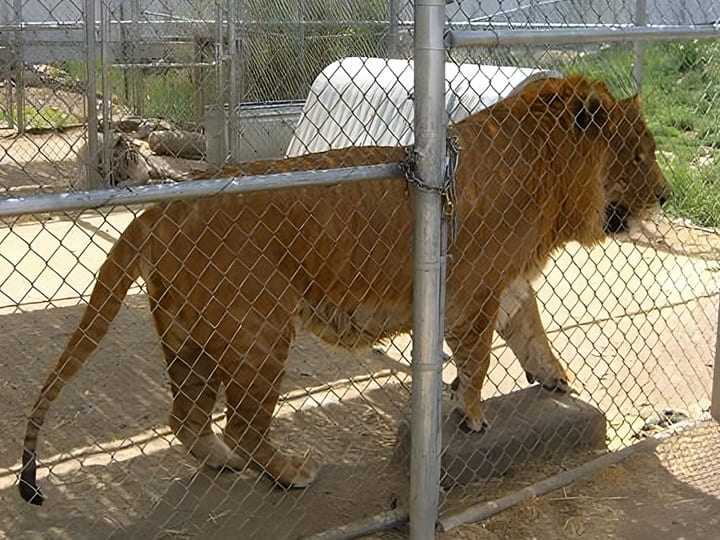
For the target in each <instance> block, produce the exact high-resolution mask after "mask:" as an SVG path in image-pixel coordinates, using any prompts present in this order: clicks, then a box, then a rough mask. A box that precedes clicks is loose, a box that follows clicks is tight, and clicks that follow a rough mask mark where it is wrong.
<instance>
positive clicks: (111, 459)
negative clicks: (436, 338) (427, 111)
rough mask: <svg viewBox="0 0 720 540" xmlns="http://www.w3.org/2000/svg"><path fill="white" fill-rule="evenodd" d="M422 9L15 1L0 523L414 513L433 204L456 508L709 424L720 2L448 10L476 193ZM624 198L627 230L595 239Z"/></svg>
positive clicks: (10, 38) (297, 529)
mask: <svg viewBox="0 0 720 540" xmlns="http://www.w3.org/2000/svg"><path fill="white" fill-rule="evenodd" d="M414 16H415V13H414V8H413V3H411V2H405V1H404V0H383V1H372V2H362V3H357V2H343V1H339V0H337V1H333V2H320V1H313V0H303V1H298V2H289V1H285V2H281V3H267V2H254V1H247V2H233V1H225V0H202V1H201V0H161V1H158V0H148V1H144V0H102V1H98V2H95V1H84V2H60V3H57V2H49V1H48V2H44V1H42V0H25V1H23V2H19V1H13V0H0V30H2V31H1V32H0V85H2V92H0V188H2V191H3V198H2V200H0V203H1V204H0V214H1V215H2V216H4V217H3V218H2V219H3V222H2V227H1V228H0V265H1V266H2V270H3V271H2V273H1V274H0V275H1V276H2V281H1V282H0V299H1V303H0V310H1V313H0V320H1V321H2V325H3V330H4V332H3V334H4V335H5V341H4V343H5V344H6V353H5V355H3V358H2V360H0V368H1V369H2V373H3V374H4V375H3V377H2V383H3V390H4V391H3V396H4V397H3V398H2V399H3V406H2V410H3V411H4V412H3V414H2V415H0V418H1V419H2V420H1V421H2V424H0V425H1V426H2V427H3V428H4V429H3V431H4V432H5V433H6V434H8V435H7V437H6V438H5V442H4V444H2V445H0V460H1V461H0V482H2V485H0V489H1V490H2V498H3V500H4V501H5V502H6V503H7V508H8V511H6V512H5V513H4V517H3V518H2V520H0V524H1V525H0V531H2V533H4V534H6V535H7V536H8V537H33V536H36V537H45V536H53V537H55V536H56V537H71V538H85V537H88V538H89V537H93V538H103V537H120V538H122V537H130V536H136V537H139V538H164V537H178V538H185V537H187V538H194V537H219V536H222V535H226V536H227V535H229V536H231V537H240V538H277V537H279V538H297V537H305V536H309V535H313V534H318V535H324V536H322V537H331V538H341V537H347V536H348V535H352V534H356V535H358V534H363V533H367V532H369V531H372V530H373V529H379V528H383V527H387V526H390V525H393V524H395V525H401V524H402V523H404V522H405V521H406V520H407V513H408V510H407V509H408V507H409V506H410V507H411V506H412V500H411V499H413V496H412V493H414V492H411V491H410V489H411V486H410V471H411V465H410V457H411V455H412V454H413V450H412V449H411V448H412V444H411V441H410V438H411V437H410V434H411V427H410V417H411V392H410V390H411V386H412V388H413V389H414V392H413V394H415V396H414V398H413V401H414V403H413V406H415V403H417V402H418V401H420V402H422V401H423V397H422V396H420V397H418V395H419V394H418V392H419V389H418V388H419V386H418V376H417V371H413V363H412V357H413V342H412V338H411V329H412V322H413V302H412V282H413V276H414V277H415V279H416V280H418V279H419V278H418V275H419V274H418V271H419V270H418V267H417V266H414V265H413V259H412V251H413V249H414V250H415V251H416V252H417V251H418V245H419V244H418V242H421V241H423V239H424V237H423V236H422V234H421V233H420V231H422V230H423V229H422V223H420V224H419V225H413V213H415V214H418V213H419V211H418V210H417V209H418V208H420V207H421V206H422V200H423V197H425V196H426V194H428V193H429V196H428V197H426V198H428V199H429V198H432V197H436V199H433V200H434V201H435V203H436V208H435V209H436V210H438V208H437V207H438V206H442V214H443V216H444V217H443V220H444V226H445V228H446V232H447V246H445V249H446V250H447V253H446V256H443V257H441V259H440V260H439V264H436V265H434V266H433V268H432V269H429V270H428V269H425V270H428V271H430V270H432V271H438V272H440V274H441V275H442V274H443V273H446V274H447V280H444V279H443V280H442V283H443V285H442V287H440V288H441V289H443V288H444V289H446V292H445V296H444V305H443V308H442V309H441V310H438V309H437V306H434V307H433V306H432V305H430V306H429V307H427V306H426V309H428V310H435V313H436V314H438V313H444V315H445V323H444V324H445V330H444V335H445V338H446V340H445V342H444V344H443V349H444V352H443V353H442V354H440V351H439V350H437V351H436V353H437V354H435V356H442V357H443V358H442V365H441V366H440V362H439V359H438V361H437V362H436V363H435V367H432V369H430V371H435V372H437V373H436V374H437V376H438V379H439V378H442V403H443V416H442V417H443V420H442V426H441V429H442V442H443V451H442V457H441V459H440V462H441V472H440V485H439V486H438V488H439V489H438V493H439V496H440V500H439V515H440V519H439V522H440V524H441V525H442V526H445V527H451V526H452V527H454V526H457V525H458V524H460V523H462V522H463V521H464V519H465V518H464V516H466V515H467V514H464V513H463V512H462V511H467V510H468V509H470V515H473V514H472V508H474V507H475V506H476V505H477V503H479V502H481V501H484V500H488V499H494V498H497V497H500V496H502V495H506V494H508V493H512V492H517V491H519V490H521V489H522V487H524V486H527V485H530V484H532V483H533V482H537V481H539V480H542V479H544V478H547V477H550V476H552V475H554V474H555V473H557V472H558V471H561V470H564V469H566V468H568V466H573V465H579V464H583V463H586V462H588V461H591V460H592V459H593V458H594V457H595V456H596V455H598V454H600V453H604V452H607V451H612V452H617V451H620V450H622V449H624V448H627V447H629V446H631V445H633V444H635V443H637V441H638V440H640V439H643V438H646V437H647V436H649V435H652V434H654V433H657V432H659V431H663V430H665V429H667V428H669V427H672V426H673V425H676V424H679V423H682V422H684V421H686V420H698V419H703V418H706V416H707V413H708V411H709V410H710V406H711V398H712V381H713V374H712V371H713V369H712V368H713V361H712V358H713V357H714V350H715V349H714V343H715V339H716V329H717V305H718V271H719V267H718V259H720V237H719V236H718V233H717V227H718V225H719V224H718V223H717V220H718V218H717V216H718V215H719V214H718V207H719V206H720V201H718V200H717V192H718V190H717V184H718V167H720V165H719V164H718V163H719V162H718V156H717V152H718V150H717V148H718V140H717V134H718V133H720V123H719V122H720V121H719V120H718V118H717V114H715V112H716V111H715V110H716V107H717V104H718V102H719V100H720V42H719V41H718V39H717V21H718V20H720V12H718V7H717V6H716V5H714V3H713V2H710V1H707V2H704V1H702V0H698V1H696V2H685V3H682V5H678V4H677V3H674V2H667V3H663V2H650V3H647V5H646V3H645V2H637V3H636V2H629V1H623V0H618V1H615V0H560V1H551V2H535V1H533V2H525V3H521V2H486V1H480V2H478V1H472V2H471V1H459V2H448V3H447V4H446V5H445V16H444V18H445V25H444V26H445V30H446V31H447V32H448V33H447V38H446V43H447V50H446V51H445V52H444V53H443V54H444V57H445V58H444V60H445V64H444V72H445V79H446V80H445V96H444V109H445V114H446V116H447V121H448V122H449V124H450V128H449V130H448V133H447V135H448V148H449V151H448V154H447V164H445V163H444V164H443V165H442V168H444V169H445V170H446V171H447V173H448V176H449V177H452V178H453V179H454V183H453V186H452V187H453V189H447V186H445V187H443V186H440V187H429V186H428V185H426V184H425V183H424V182H423V180H422V178H423V176H422V171H423V170H424V169H422V165H423V159H425V160H427V159H428V158H427V156H426V155H425V154H424V153H423V149H424V148H425V147H423V146H422V144H424V143H423V142H422V141H421V140H420V137H419V136H418V141H415V135H414V131H413V125H414V124H413V122H414V113H413V111H414V109H415V104H416V103H423V104H424V103H425V102H424V101H422V99H424V97H423V95H421V93H420V90H419V89H418V88H416V81H417V77H416V70H421V69H424V68H423V67H422V66H421V64H420V62H421V60H420V59H419V56H420V53H419V52H418V50H417V49H414V48H413V40H414V39H417V38H418V36H416V35H415V29H416V26H415V23H414ZM657 25H664V28H665V29H664V30H661V29H658V26H657ZM644 27H646V28H644ZM540 29H542V30H543V32H544V33H543V34H538V33H537V31H538V30H540ZM638 29H640V30H643V29H644V30H650V31H652V32H656V34H655V37H656V38H657V39H655V40H653V39H648V38H647V37H642V41H640V37H638V35H637V34H636V35H635V36H634V37H635V38H637V39H638V41H635V42H633V41H632V39H633V34H632V33H631V32H632V31H634V30H638ZM474 32H480V33H479V34H476V33H474ZM593 32H596V33H598V34H597V35H598V36H600V34H601V33H603V32H605V34H602V35H601V36H600V37H595V38H592V33H593ZM623 32H627V33H626V34H623ZM713 33H714V34H713ZM612 34H615V36H617V35H625V37H624V39H622V40H620V39H617V38H616V37H615V36H614V35H612ZM675 35H677V39H667V38H668V37H669V36H675ZM478 36H479V37H478ZM708 36H710V37H709V38H708ZM712 36H714V37H712ZM680 38H683V39H680ZM423 73H424V72H423ZM570 73H582V74H584V75H585V76H586V77H587V78H588V79H587V80H590V79H591V78H598V79H601V80H602V81H604V83H605V84H606V85H607V91H606V90H605V89H603V88H602V87H600V86H597V85H596V86H592V85H590V86H588V85H589V84H590V83H587V82H582V81H580V80H575V79H573V80H572V82H571V83H568V82H567V79H565V75H566V74H570ZM568 85H569V86H568ZM638 89H640V94H641V95H642V104H640V101H639V100H636V99H632V96H634V95H635V94H636V93H637V92H638ZM610 94H611V95H612V97H610ZM418 96H420V97H418ZM419 100H420V101H419ZM614 100H617V101H618V102H619V103H620V105H615V106H613V105H612V101H614ZM639 107H641V109H642V112H643V115H644V117H645V119H646V120H647V127H648V128H649V131H650V132H651V133H652V134H653V136H654V140H653V138H652V137H650V136H649V135H647V134H646V133H645V132H644V123H643V122H642V121H641V120H639V118H638V116H637V110H638V108H639ZM444 137H445V133H444V128H443V134H442V138H444ZM415 142H417V144H418V148H417V149H416V150H418V151H417V152H415V151H414V149H413V146H411V145H413V143H415ZM257 160H261V161H257ZM416 166H419V169H415V167H416ZM327 169H329V170H330V171H327ZM336 169H342V170H341V171H339V172H338V171H336ZM418 171H419V172H418ZM416 173H417V176H414V175H415V174H416ZM408 179H409V180H410V181H408ZM664 179H666V180H667V183H668V185H666V184H665V183H664V182H665V180H664ZM413 184H414V185H413ZM670 191H671V192H672V195H671V196H669V193H670ZM198 197H200V198H198ZM151 203H153V204H152V205H151ZM154 203H158V204H159V206H157V205H155V204H154ZM656 203H657V204H659V203H664V204H663V209H662V212H655V213H652V212H650V210H651V208H650V207H651V206H652V207H654V205H655V204H656ZM607 209H609V210H607ZM635 214H637V217H641V218H642V220H638V222H637V223H635V224H634V226H633V227H630V228H629V230H628V231H621V230H620V229H624V228H625V225H627V223H626V221H627V219H626V218H628V219H629V218H631V217H636V216H635ZM420 215H422V214H420ZM601 217H602V218H604V227H605V230H606V232H612V233H615V232H617V233H618V234H613V235H612V237H611V238H610V239H609V240H605V241H602V242H595V241H594V240H597V237H599V236H601V234H600V233H601V232H602V231H600V230H599V229H598V227H600V228H601V227H602V226H603V224H602V223H601V219H600V218H601ZM419 221H420V222H422V221H423V220H419ZM414 227H418V228H414ZM418 238H419V239H420V240H418ZM118 239H119V240H118ZM578 241H580V242H578ZM413 242H415V244H413ZM583 244H585V245H583ZM113 245H115V246H117V247H115V248H114V249H113V251H111V248H112V246H113ZM413 246H414V247H413ZM554 248H557V249H554ZM108 254H109V255H108ZM134 254H137V255H134ZM546 255H551V257H550V259H549V261H548V264H543V263H544V261H545V258H546V257H545V256H546ZM108 257H110V260H111V261H115V263H112V262H111V263H105V264H103V262H104V261H105V260H106V259H107V258H108ZM536 266H537V268H535V267H536ZM425 270H420V271H425ZM96 283H97V284H99V285H96ZM93 287H94V288H95V289H94V291H95V292H93ZM91 292H92V296H91ZM126 293H127V295H126ZM122 297H124V300H123V301H122V302H120V299H121V298H122ZM88 303H89V305H90V306H91V307H90V308H89V309H88V310H87V311H86V306H87V305H88ZM148 304H149V307H150V309H148ZM417 313H418V308H417V306H416V311H415V315H416V316H417ZM423 316H425V314H423ZM78 321H81V322H80V323H78ZM110 322H112V324H111V325H110V328H109V331H107V328H106V327H107V326H108V324H109V323H110ZM78 324H80V326H79V328H78ZM76 329H78V330H76ZM106 331H107V334H105V332H106ZM68 340H70V345H69V346H68V348H67V349H66V343H67V342H68ZM417 341H418V340H416V343H415V356H416V357H417V356H418V343H417ZM430 345H431V346H433V347H434V346H435V345H437V346H438V348H439V344H434V343H431V344H430ZM423 347H424V345H423ZM63 351H65V352H63ZM88 356H89V358H88ZM58 358H59V360H58ZM85 360H87V362H85ZM80 365H83V369H81V370H79V371H78V372H77V375H75V372H76V371H77V369H78V368H79V367H80ZM416 367H417V366H416ZM53 370H54V371H53ZM48 373H51V375H50V376H49V377H48V378H47V379H46V376H47V374H48ZM43 381H45V386H44V387H43V390H42V393H41V398H40V399H39V401H38V402H37V403H36V405H35V407H34V408H33V407H32V403H33V400H34V399H35V398H36V397H37V396H38V393H39V392H40V388H41V386H42V385H43ZM438 382H439V381H438ZM531 383H532V384H531ZM63 386H65V388H64V390H63V391H62V392H61V393H59V390H60V388H62V387H63ZM481 386H482V390H481V391H480V387H481ZM58 393H59V395H58ZM56 397H57V399H56V400H55V398H56ZM480 400H482V402H481V401H480ZM50 401H53V403H52V406H51V407H49V410H48V412H47V417H45V412H46V410H47V407H48V406H49V402H50ZM424 401H425V402H428V401H433V399H432V397H427V398H426V399H425V400H424ZM458 411H462V412H458ZM415 413H416V414H417V411H415ZM168 416H169V420H168ZM431 416H432V415H431ZM28 417H30V423H29V424H28ZM413 418H417V416H415V417H413ZM430 420H432V418H431V419H430ZM43 424H44V425H43ZM486 424H489V427H488V425H486ZM27 425H29V429H28V431H27V433H28V434H27V435H26V437H25V440H24V441H23V434H24V433H25V431H24V430H25V428H26V426H27ZM41 425H43V429H42V430H41V431H40V436H39V439H38V440H37V441H36V437H37V430H38V429H39V427H40V426H41ZM477 431H482V433H476V432H477ZM35 442H37V464H38V467H37V470H36V471H35V470H34V469H32V468H31V462H32V461H33V460H32V459H28V455H29V454H28V452H30V455H31V457H32V458H33V459H34V458H35V456H34V455H32V450H34V448H33V445H34V444H35ZM23 451H25V455H24V459H25V462H24V469H23V464H21V463H20V461H19V457H20V456H21V455H23ZM228 469H231V470H228ZM21 470H24V471H25V473H24V474H25V476H24V477H23V478H24V480H25V481H27V480H29V479H30V476H27V475H28V474H29V472H28V471H30V470H33V471H34V472H33V473H32V474H33V475H34V476H33V478H32V479H33V480H35V479H36V480H37V484H38V486H39V488H40V489H41V490H42V496H41V495H40V494H39V493H36V492H34V491H32V490H31V491H28V489H29V484H27V482H26V483H25V485H26V488H25V493H24V495H25V496H26V498H29V499H32V500H33V502H35V503H39V502H41V497H42V498H43V499H42V502H44V505H43V506H42V508H41V509H38V508H37V507H34V506H31V505H27V504H26V503H25V502H23V501H22V500H21V499H20V497H18V495H17V483H18V476H19V474H20V472H21ZM508 478H512V480H511V481H508ZM21 482H22V481H21ZM307 484H310V485H309V486H308V487H305V486H306V485H307ZM293 487H294V488H297V489H293ZM300 488H303V489H300ZM416 495H417V494H416ZM434 496H436V495H435V494H430V495H428V497H430V499H429V500H430V501H431V502H433V505H432V506H435V504H434V501H433V499H432V498H433V497H434ZM411 516H412V511H411ZM430 517H433V516H430ZM432 521H434V518H433V520H432ZM356 523H359V525H353V524H356ZM411 526H412V523H411ZM411 530H412V529H411ZM325 531H327V532H325ZM398 534H399V535H405V534H406V532H400V533H398ZM430 534H432V532H431V531H424V532H423V531H420V532H418V530H417V529H416V530H415V531H413V535H414V536H416V537H418V538H420V537H427V535H430Z"/></svg>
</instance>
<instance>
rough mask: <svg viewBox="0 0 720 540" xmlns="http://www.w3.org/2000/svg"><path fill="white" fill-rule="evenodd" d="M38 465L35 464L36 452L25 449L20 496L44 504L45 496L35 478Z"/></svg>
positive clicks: (31, 502) (28, 500)
mask: <svg viewBox="0 0 720 540" xmlns="http://www.w3.org/2000/svg"><path fill="white" fill-rule="evenodd" d="M36 471H37V465H36V464H35V454H34V453H33V452H30V451H28V450H23V468H22V472H21V473H20V483H19V485H18V488H20V496H21V497H22V498H23V499H25V500H26V501H27V502H29V503H30V504H36V505H37V506H40V505H42V503H43V501H44V500H45V497H44V496H43V494H42V492H41V491H40V490H39V489H38V487H37V481H36V480H35V476H36Z"/></svg>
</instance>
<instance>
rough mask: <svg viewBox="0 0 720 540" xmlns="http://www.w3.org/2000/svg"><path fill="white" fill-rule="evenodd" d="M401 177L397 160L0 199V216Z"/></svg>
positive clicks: (402, 174) (89, 208) (88, 208)
mask: <svg viewBox="0 0 720 540" xmlns="http://www.w3.org/2000/svg"><path fill="white" fill-rule="evenodd" d="M399 176H404V173H403V172H402V170H401V168H400V164H399V163H391V164H381V165H367V166H363V167H348V168H340V169H323V170H310V171H297V172H288V173H278V174H262V175H256V176H241V177H228V178H215V179H211V180H193V181H187V182H175V183H163V184H154V185H149V186H138V187H132V188H112V189H98V190H92V191H78V192H69V193H49V194H44V195H34V196H29V197H18V198H7V199H0V217H16V216H21V215H27V214H38V213H45V212H68V211H75V210H91V209H96V208H103V207H109V206H124V205H132V204H148V203H157V202H162V201H176V200H182V199H192V198H198V197H212V196H213V195H220V194H230V193H238V194H239V193H250V192H254V191H263V190H266V191H267V190H278V189H293V188H302V187H312V186H329V185H339V184H349V183H354V182H363V181H368V180H384V179H390V178H397V177H399Z"/></svg>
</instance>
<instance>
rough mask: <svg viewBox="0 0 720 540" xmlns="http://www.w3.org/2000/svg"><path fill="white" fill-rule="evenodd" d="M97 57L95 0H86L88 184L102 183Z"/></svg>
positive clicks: (86, 171)
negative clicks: (99, 162)
mask: <svg viewBox="0 0 720 540" xmlns="http://www.w3.org/2000/svg"><path fill="white" fill-rule="evenodd" d="M97 59H98V54H97V40H96V38H95V0H85V74H86V77H87V88H86V90H85V104H86V106H85V108H86V111H85V120H86V122H87V145H86V148H87V156H86V162H85V174H86V175H87V185H88V186H97V185H99V184H100V174H99V173H98V157H99V154H98V117H97V84H96V80H95V67H96V66H97Z"/></svg>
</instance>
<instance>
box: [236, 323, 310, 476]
mask: <svg viewBox="0 0 720 540" xmlns="http://www.w3.org/2000/svg"><path fill="white" fill-rule="evenodd" d="M286 324H289V321H288V323H286ZM248 335H249V336H252V343H250V344H246V346H244V347H242V346H241V344H239V343H236V344H235V345H236V350H235V351H234V354H237V355H238V358H239V359H240V362H239V363H237V364H235V366H234V371H233V373H231V374H229V375H230V377H229V380H228V381H227V383H226V388H225V393H226V395H227V425H226V427H225V442H226V443H227V444H228V446H230V447H231V448H232V449H233V450H234V451H235V452H236V453H238V454H240V455H241V456H247V457H248V458H250V459H252V461H253V462H254V463H256V464H257V465H259V466H260V467H261V468H262V469H263V471H264V472H266V473H267V474H268V475H269V476H271V477H272V478H273V479H274V480H275V481H276V482H277V483H279V484H281V485H283V486H287V487H305V486H307V485H309V484H310V483H311V482H312V481H313V480H314V479H315V475H316V473H317V465H316V464H315V463H314V462H313V461H312V460H310V459H309V458H308V457H307V456H306V457H300V456H291V455H287V454H284V453H282V452H280V451H279V450H278V449H277V448H276V447H275V446H274V445H273V444H272V442H270V440H269V438H268V431H269V428H270V423H271V420H272V416H273V411H274V410H275V405H276V404H277V402H278V398H279V396H280V382H281V380H282V376H283V373H284V369H285V361H286V359H287V354H288V349H289V346H290V339H291V337H292V331H291V329H290V328H288V329H287V331H285V332H282V331H280V332H278V330H277V329H276V328H275V327H273V326H272V325H270V324H269V323H266V324H260V328H259V330H258V331H257V332H248V333H247V334H245V336H248Z"/></svg>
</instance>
